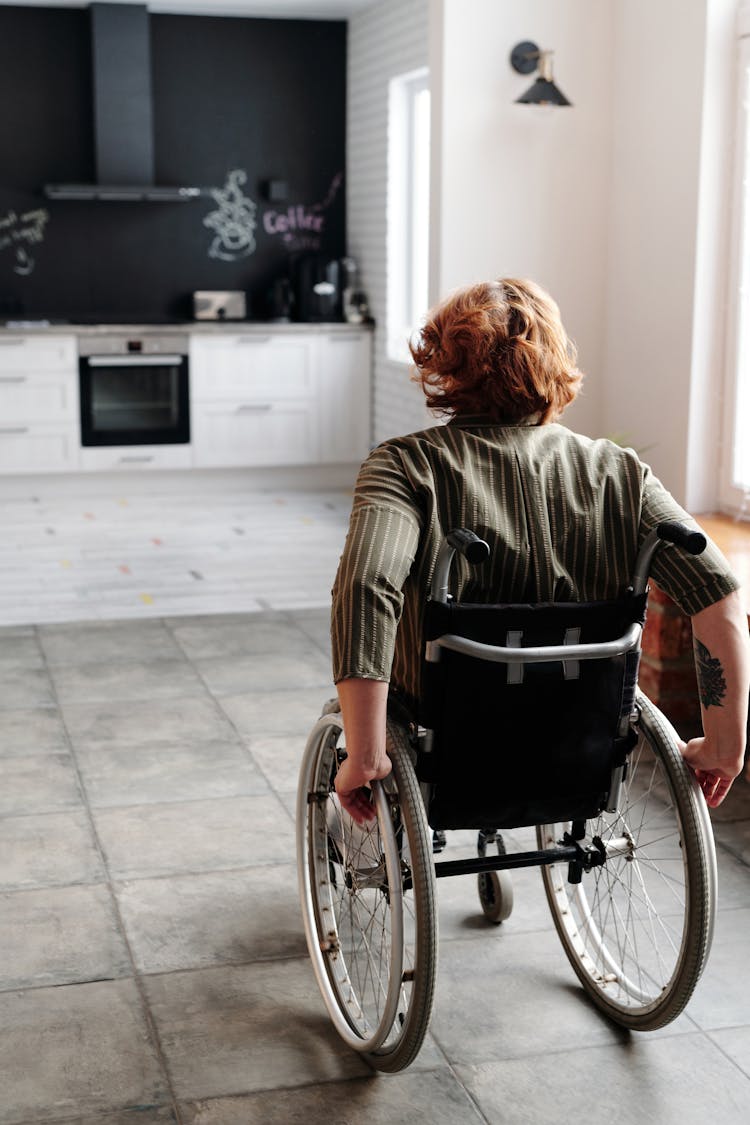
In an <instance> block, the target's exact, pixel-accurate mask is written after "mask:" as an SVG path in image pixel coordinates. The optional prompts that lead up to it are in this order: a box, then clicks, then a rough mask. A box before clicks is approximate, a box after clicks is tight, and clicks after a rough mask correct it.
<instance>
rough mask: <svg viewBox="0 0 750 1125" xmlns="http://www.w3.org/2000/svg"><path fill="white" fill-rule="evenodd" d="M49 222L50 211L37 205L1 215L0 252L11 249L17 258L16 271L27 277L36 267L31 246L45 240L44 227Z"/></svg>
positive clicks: (14, 268)
mask: <svg viewBox="0 0 750 1125" xmlns="http://www.w3.org/2000/svg"><path fill="white" fill-rule="evenodd" d="M48 222H49V211H47V209H46V208H44V207H37V208H35V209H34V210H33V211H22V212H21V213H20V214H19V213H18V212H17V211H14V210H10V211H6V212H5V214H4V215H0V252H2V251H4V250H10V251H11V253H12V254H13V257H14V259H15V261H14V265H13V271H14V273H17V274H20V276H21V277H25V276H27V275H28V274H30V273H31V272H32V270H33V269H34V265H35V261H34V258H33V257H32V255H31V253H30V252H29V247H31V246H37V245H38V244H39V243H40V242H43V241H44V228H45V227H46V225H47V223H48Z"/></svg>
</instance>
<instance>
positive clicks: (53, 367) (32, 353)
mask: <svg viewBox="0 0 750 1125" xmlns="http://www.w3.org/2000/svg"><path fill="white" fill-rule="evenodd" d="M61 369H64V370H67V371H72V370H74V369H75V370H77V369H78V350H77V347H76V339H75V336H0V374H2V373H6V372H18V373H21V374H25V375H32V374H34V373H35V372H38V371H59V370H61Z"/></svg>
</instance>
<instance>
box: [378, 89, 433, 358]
mask: <svg viewBox="0 0 750 1125" xmlns="http://www.w3.org/2000/svg"><path fill="white" fill-rule="evenodd" d="M429 230H430V90H429V85H428V72H427V70H426V69H421V70H415V71H412V72H411V73H410V74H403V75H400V76H399V77H398V78H393V79H392V80H391V83H390V89H389V103H388V245H387V255H388V257H387V286H388V299H387V353H388V358H389V359H394V360H398V361H403V362H408V361H409V359H410V356H409V349H408V346H407V342H408V339H409V337H410V335H411V333H412V332H413V330H414V329H415V328H416V327H417V325H418V324H419V323H420V321H421V320H422V319H423V317H424V315H425V313H426V312H427V304H428V297H427V288H428V267H429Z"/></svg>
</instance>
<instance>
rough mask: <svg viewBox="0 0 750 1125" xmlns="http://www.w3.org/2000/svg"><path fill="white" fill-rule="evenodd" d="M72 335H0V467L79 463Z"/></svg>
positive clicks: (30, 469)
mask: <svg viewBox="0 0 750 1125" xmlns="http://www.w3.org/2000/svg"><path fill="white" fill-rule="evenodd" d="M79 451H80V426H79V413H78V353H77V348H76V340H75V337H74V336H43V337H29V336H2V337H0V472H2V473H36V472H49V471H55V470H66V469H76V468H78V465H79Z"/></svg>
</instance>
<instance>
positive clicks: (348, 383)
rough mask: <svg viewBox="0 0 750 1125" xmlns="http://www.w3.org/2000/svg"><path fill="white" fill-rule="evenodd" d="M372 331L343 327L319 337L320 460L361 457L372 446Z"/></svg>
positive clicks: (323, 461) (336, 460) (359, 458)
mask: <svg viewBox="0 0 750 1125" xmlns="http://www.w3.org/2000/svg"><path fill="white" fill-rule="evenodd" d="M371 339H372V337H371V334H370V332H368V331H362V330H352V331H347V330H340V331H337V332H331V333H328V334H327V335H324V336H321V337H320V338H319V350H318V387H319V395H318V410H319V420H320V421H319V429H320V460H321V462H322V463H324V464H334V463H336V462H349V461H355V462H356V461H362V460H364V458H365V457H366V456H367V454H368V452H369V449H370V369H371V354H370V353H371Z"/></svg>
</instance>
